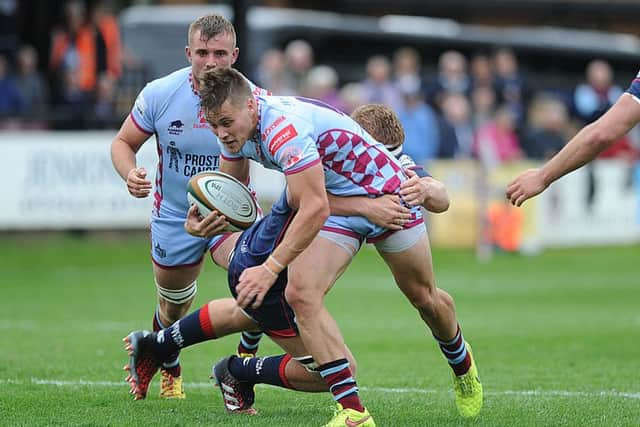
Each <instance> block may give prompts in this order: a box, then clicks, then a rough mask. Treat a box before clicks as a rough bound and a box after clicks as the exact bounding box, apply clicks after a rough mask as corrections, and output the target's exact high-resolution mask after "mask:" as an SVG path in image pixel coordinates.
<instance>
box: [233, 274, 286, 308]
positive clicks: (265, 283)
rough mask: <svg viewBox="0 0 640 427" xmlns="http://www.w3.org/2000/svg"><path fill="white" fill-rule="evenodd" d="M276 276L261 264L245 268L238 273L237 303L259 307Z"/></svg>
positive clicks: (243, 305)
mask: <svg viewBox="0 0 640 427" xmlns="http://www.w3.org/2000/svg"><path fill="white" fill-rule="evenodd" d="M276 278H277V276H276V275H274V273H272V272H270V271H269V270H268V269H267V268H265V266H263V265H258V266H255V267H250V268H247V269H245V270H244V271H243V272H242V274H240V280H239V281H238V286H237V287H236V290H237V291H238V296H237V297H236V301H237V303H238V305H239V306H240V307H242V308H246V307H249V306H251V308H258V307H260V305H261V304H262V301H263V300H264V296H265V295H266V294H267V292H269V289H271V286H273V284H274V283H275V282H276Z"/></svg>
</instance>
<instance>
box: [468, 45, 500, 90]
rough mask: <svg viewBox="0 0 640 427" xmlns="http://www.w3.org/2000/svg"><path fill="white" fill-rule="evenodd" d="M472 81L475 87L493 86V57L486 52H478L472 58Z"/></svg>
mask: <svg viewBox="0 0 640 427" xmlns="http://www.w3.org/2000/svg"><path fill="white" fill-rule="evenodd" d="M470 70H471V83H472V86H473V88H477V87H480V86H484V87H493V86H494V84H495V77H494V75H493V64H492V63H491V58H490V57H489V56H488V55H487V54H485V53H476V54H475V55H473V57H472V58H471V66H470Z"/></svg>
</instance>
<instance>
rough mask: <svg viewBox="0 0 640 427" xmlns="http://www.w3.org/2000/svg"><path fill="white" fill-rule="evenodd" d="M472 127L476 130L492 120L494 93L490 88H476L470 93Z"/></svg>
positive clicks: (494, 108) (494, 109)
mask: <svg viewBox="0 0 640 427" xmlns="http://www.w3.org/2000/svg"><path fill="white" fill-rule="evenodd" d="M471 107H472V110H473V118H472V121H473V126H474V127H475V128H476V129H478V128H480V127H481V126H482V125H484V124H485V123H487V122H488V121H490V120H492V119H493V116H494V114H495V111H496V92H495V90H493V87H491V86H477V87H475V88H473V91H471Z"/></svg>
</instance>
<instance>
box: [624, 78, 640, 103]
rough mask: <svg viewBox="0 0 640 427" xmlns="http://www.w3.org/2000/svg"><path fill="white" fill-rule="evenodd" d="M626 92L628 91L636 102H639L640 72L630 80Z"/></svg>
mask: <svg viewBox="0 0 640 427" xmlns="http://www.w3.org/2000/svg"><path fill="white" fill-rule="evenodd" d="M627 92H628V93H630V94H631V95H632V96H633V97H634V98H636V100H637V101H638V102H640V73H638V75H637V76H636V78H635V79H633V81H632V82H631V85H630V86H629V89H627Z"/></svg>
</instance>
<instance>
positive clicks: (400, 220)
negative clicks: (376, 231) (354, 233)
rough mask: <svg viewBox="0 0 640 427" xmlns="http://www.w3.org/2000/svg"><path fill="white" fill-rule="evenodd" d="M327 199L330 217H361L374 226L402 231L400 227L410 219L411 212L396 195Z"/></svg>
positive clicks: (330, 195) (333, 197) (332, 197)
mask: <svg viewBox="0 0 640 427" xmlns="http://www.w3.org/2000/svg"><path fill="white" fill-rule="evenodd" d="M327 198H328V200H329V206H330V209H331V215H338V216H363V217H365V218H367V219H368V220H369V221H371V222H373V223H374V224H376V225H378V226H380V227H384V228H388V229H390V230H402V226H403V225H404V224H405V223H406V222H407V221H409V220H410V219H411V211H410V210H409V208H407V207H406V206H403V205H402V203H401V202H400V196H399V195H397V194H385V195H384V196H380V197H375V198H371V197H366V196H350V197H340V196H334V195H333V194H327Z"/></svg>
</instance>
